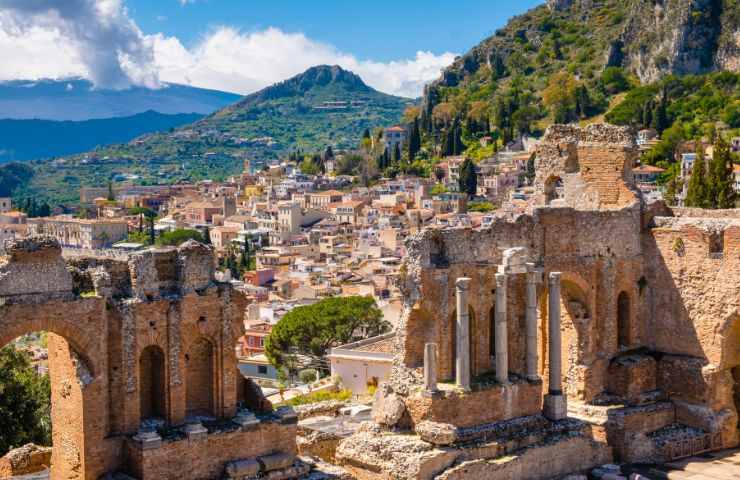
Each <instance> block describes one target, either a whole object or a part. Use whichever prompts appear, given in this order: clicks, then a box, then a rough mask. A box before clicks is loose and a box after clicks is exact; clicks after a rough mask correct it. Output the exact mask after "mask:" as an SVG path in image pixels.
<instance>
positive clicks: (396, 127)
mask: <svg viewBox="0 0 740 480" xmlns="http://www.w3.org/2000/svg"><path fill="white" fill-rule="evenodd" d="M385 131H386V132H405V131H406V129H404V128H403V127H401V126H400V125H393V126H392V127H388V128H386V129H385Z"/></svg>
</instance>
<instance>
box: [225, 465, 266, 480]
mask: <svg viewBox="0 0 740 480" xmlns="http://www.w3.org/2000/svg"><path fill="white" fill-rule="evenodd" d="M260 468H261V465H260V463H259V462H258V461H257V460H237V461H236V462H231V463H229V464H227V465H226V475H227V476H228V478H229V479H234V480H236V479H241V478H244V477H255V476H257V474H258V473H260Z"/></svg>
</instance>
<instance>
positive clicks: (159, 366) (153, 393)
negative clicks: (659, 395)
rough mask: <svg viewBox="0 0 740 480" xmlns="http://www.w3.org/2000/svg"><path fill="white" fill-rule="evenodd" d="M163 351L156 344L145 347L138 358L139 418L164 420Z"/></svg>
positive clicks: (165, 413) (165, 414)
mask: <svg viewBox="0 0 740 480" xmlns="http://www.w3.org/2000/svg"><path fill="white" fill-rule="evenodd" d="M165 395H166V394H165V363H164V352H163V351H162V349H161V348H159V347H158V346H156V345H151V346H149V347H146V348H145V349H144V351H143V352H141V357H140V358H139V405H140V409H141V410H140V414H141V420H142V421H144V420H149V419H157V420H164V419H166V417H167V406H166V400H165Z"/></svg>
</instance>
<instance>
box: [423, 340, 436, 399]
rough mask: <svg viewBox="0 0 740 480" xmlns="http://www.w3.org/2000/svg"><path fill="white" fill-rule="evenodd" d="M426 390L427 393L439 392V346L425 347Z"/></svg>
mask: <svg viewBox="0 0 740 480" xmlns="http://www.w3.org/2000/svg"><path fill="white" fill-rule="evenodd" d="M424 389H425V390H426V391H427V392H436V391H437V344H436V343H427V344H426V345H424Z"/></svg>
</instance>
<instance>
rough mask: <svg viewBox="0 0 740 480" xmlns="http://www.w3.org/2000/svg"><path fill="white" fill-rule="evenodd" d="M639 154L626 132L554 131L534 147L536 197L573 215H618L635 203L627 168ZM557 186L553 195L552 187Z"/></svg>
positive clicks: (599, 128) (596, 128) (603, 128)
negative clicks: (585, 212) (611, 212)
mask: <svg viewBox="0 0 740 480" xmlns="http://www.w3.org/2000/svg"><path fill="white" fill-rule="evenodd" d="M637 157H638V151H637V145H636V144H635V140H634V135H633V133H632V131H631V130H630V129H629V128H627V127H615V126H612V125H589V126H587V127H585V128H580V127H577V126H574V125H553V126H551V127H549V128H548V129H547V132H546V133H545V136H544V137H543V139H542V142H541V143H540V145H539V146H538V147H537V152H536V160H535V169H536V176H535V183H534V185H535V191H536V192H537V194H538V197H539V198H538V201H539V203H540V204H548V203H550V202H552V201H553V200H554V198H555V197H560V200H558V202H559V203H560V204H561V205H563V206H565V205H567V206H570V207H574V208H578V209H587V210H593V209H621V208H624V207H626V206H628V205H630V204H632V203H633V202H635V201H636V200H637V193H636V191H634V178H633V175H632V167H633V165H634V163H635V161H636V160H637ZM556 180H559V181H560V182H562V184H563V186H562V190H563V191H562V192H561V193H560V194H558V195H556V192H555V191H554V190H555V181H556Z"/></svg>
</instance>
